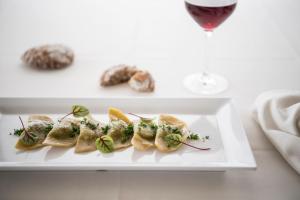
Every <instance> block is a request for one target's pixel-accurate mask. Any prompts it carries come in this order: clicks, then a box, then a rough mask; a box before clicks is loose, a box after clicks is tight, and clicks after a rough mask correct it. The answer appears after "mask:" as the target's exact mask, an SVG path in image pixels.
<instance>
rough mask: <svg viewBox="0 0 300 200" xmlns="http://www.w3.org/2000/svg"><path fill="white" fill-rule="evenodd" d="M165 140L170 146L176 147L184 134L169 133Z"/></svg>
mask: <svg viewBox="0 0 300 200" xmlns="http://www.w3.org/2000/svg"><path fill="white" fill-rule="evenodd" d="M163 139H164V141H165V142H166V144H167V146H168V147H169V148H170V147H176V146H178V145H179V144H180V143H181V140H182V136H181V135H179V134H174V133H171V134H168V135H166V136H165V137H164V138H163Z"/></svg>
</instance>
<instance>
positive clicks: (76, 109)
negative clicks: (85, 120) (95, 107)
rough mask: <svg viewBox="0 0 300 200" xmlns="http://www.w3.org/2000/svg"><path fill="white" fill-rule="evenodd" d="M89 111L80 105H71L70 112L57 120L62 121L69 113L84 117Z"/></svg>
mask: <svg viewBox="0 0 300 200" xmlns="http://www.w3.org/2000/svg"><path fill="white" fill-rule="evenodd" d="M89 113H90V111H89V110H88V109H87V108H86V107H84V106H81V105H73V106H72V112H70V113H68V114H66V115H65V116H64V117H62V118H61V119H60V120H59V121H62V120H63V119H64V118H66V117H67V116H69V115H73V116H74V117H85V116H87V115H88V114H89Z"/></svg>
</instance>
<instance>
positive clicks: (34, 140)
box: [19, 116, 38, 145]
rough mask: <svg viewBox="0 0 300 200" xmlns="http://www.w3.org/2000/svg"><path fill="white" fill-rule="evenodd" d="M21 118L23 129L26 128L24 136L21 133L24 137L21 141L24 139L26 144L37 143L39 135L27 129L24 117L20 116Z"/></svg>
mask: <svg viewBox="0 0 300 200" xmlns="http://www.w3.org/2000/svg"><path fill="white" fill-rule="evenodd" d="M19 119H20V121H21V124H22V127H23V130H24V135H23V136H22V135H21V134H20V136H22V138H20V139H21V141H22V142H23V143H25V144H26V145H32V144H35V143H37V141H38V137H37V136H36V135H34V134H31V133H29V132H28V131H27V130H26V128H25V126H24V123H23V120H22V118H21V117H20V116H19Z"/></svg>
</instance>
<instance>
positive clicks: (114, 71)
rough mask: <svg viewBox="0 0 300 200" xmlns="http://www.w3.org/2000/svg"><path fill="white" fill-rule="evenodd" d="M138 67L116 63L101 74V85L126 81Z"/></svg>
mask: <svg viewBox="0 0 300 200" xmlns="http://www.w3.org/2000/svg"><path fill="white" fill-rule="evenodd" d="M137 71H138V69H137V68H136V67H134V66H128V65H123V64H121V65H116V66H113V67H111V68H109V69H107V70H106V71H104V73H103V74H102V76H101V81H100V84H101V86H112V85H117V84H120V83H125V82H127V81H128V80H129V79H130V78H131V77H132V76H133V75H134V74H135V73H136V72H137Z"/></svg>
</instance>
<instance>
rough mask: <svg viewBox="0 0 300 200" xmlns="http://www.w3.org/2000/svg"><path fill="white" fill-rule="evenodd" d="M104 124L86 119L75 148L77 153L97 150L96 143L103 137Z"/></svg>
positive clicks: (82, 123)
mask: <svg viewBox="0 0 300 200" xmlns="http://www.w3.org/2000/svg"><path fill="white" fill-rule="evenodd" d="M102 127H103V124H101V123H100V122H97V121H95V120H93V119H90V118H84V120H83V121H81V125H80V134H79V136H78V140H77V143H76V146H75V152H76V153H82V152H89V151H95V150H96V144H95V141H96V139H97V138H98V137H101V136H102V135H103V131H102V129H101V128H102Z"/></svg>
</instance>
